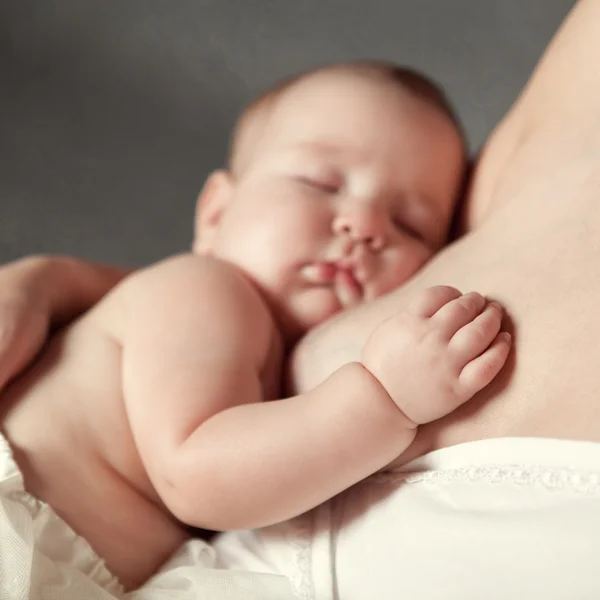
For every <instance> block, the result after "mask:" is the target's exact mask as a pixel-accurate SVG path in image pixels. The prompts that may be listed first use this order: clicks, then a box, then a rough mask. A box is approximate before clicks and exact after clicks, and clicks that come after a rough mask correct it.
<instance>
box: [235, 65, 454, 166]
mask: <svg viewBox="0 0 600 600" xmlns="http://www.w3.org/2000/svg"><path fill="white" fill-rule="evenodd" d="M416 106H417V107H421V108H422V107H423V106H428V107H429V110H428V111H422V110H421V111H420V113H421V114H420V119H419V122H421V123H423V122H424V120H427V118H429V117H430V118H432V119H435V118H436V115H437V118H438V119H439V117H440V115H442V116H443V118H444V120H446V121H448V122H450V121H451V120H450V118H449V117H448V116H447V115H445V114H444V111H443V110H442V109H441V108H440V107H438V106H435V105H434V104H433V103H431V102H428V100H427V99H426V98H422V97H420V96H419V94H418V93H415V90H414V85H413V87H412V88H411V86H410V85H406V84H405V82H404V81H403V80H402V78H401V77H398V76H395V75H394V74H390V72H389V71H386V70H383V69H378V68H375V69H373V68H363V67H355V66H347V65H341V66H333V67H329V68H325V69H320V70H317V71H315V72H311V73H308V74H305V75H302V76H301V77H298V78H295V79H292V80H290V81H288V82H284V84H282V85H280V86H278V87H275V88H274V89H273V90H271V91H269V92H267V93H266V94H264V95H263V96H262V97H260V98H259V99H258V100H257V101H255V102H254V103H252V104H251V105H250V107H249V108H248V109H247V110H246V111H245V112H244V114H243V115H242V117H241V119H240V120H239V122H238V125H237V127H236V131H235V132H234V138H233V144H232V156H231V158H232V160H233V159H235V158H236V155H237V158H239V159H240V162H242V161H243V160H245V158H244V155H246V156H247V155H248V153H250V152H258V151H259V149H260V145H261V143H264V142H267V143H268V141H269V139H271V138H272V136H273V135H280V134H282V132H283V131H284V130H286V128H287V127H289V126H290V124H292V125H293V124H298V123H306V124H307V126H310V125H313V126H316V127H319V125H320V124H321V123H325V124H335V123H338V124H341V125H344V124H345V125H344V126H346V127H357V126H360V125H361V124H362V125H363V126H365V128H366V129H368V125H369V123H368V120H369V119H370V120H371V122H373V123H375V124H376V126H377V125H381V123H382V122H384V123H387V122H390V126H392V123H391V121H392V119H396V120H397V119H401V120H405V119H406V118H407V117H408V118H412V116H413V115H414V109H415V107H416ZM423 115H427V116H428V117H426V118H425V119H424V117H423ZM396 122H397V121H396ZM299 126H300V127H301V126H302V125H299ZM413 126H414V123H413Z"/></svg>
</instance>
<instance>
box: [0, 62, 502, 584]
mask: <svg viewBox="0 0 600 600" xmlns="http://www.w3.org/2000/svg"><path fill="white" fill-rule="evenodd" d="M464 169H465V150H464V144H463V141H462V138H461V135H460V133H459V131H458V128H457V126H456V124H455V121H454V120H453V118H452V113H451V111H450V109H449V108H448V106H447V104H446V103H445V100H444V96H443V95H442V94H441V93H440V92H439V91H438V90H437V89H436V87H435V86H434V85H433V84H432V83H430V82H429V81H428V80H427V79H425V78H424V77H422V76H421V75H419V74H417V73H414V72H412V71H409V70H406V69H401V68H397V67H395V66H393V65H387V64H383V63H353V64H342V65H334V66H330V67H325V68H320V69H317V70H315V71H311V72H309V73H305V74H302V75H300V76H298V77H295V78H293V79H291V80H288V81H286V82H284V83H283V84H280V85H278V86H277V87H276V88H274V89H272V90H270V91H269V92H267V93H266V94H264V95H263V96H261V97H260V98H259V99H258V100H256V101H254V102H253V103H252V104H251V105H250V107H248V108H247V109H246V110H245V112H244V114H243V115H242V117H241V118H240V119H239V121H238V123H237V126H236V128H235V131H234V135H233V141H232V145H231V155H230V159H229V164H228V167H227V169H224V170H219V171H217V172H215V173H213V174H211V175H210V176H209V177H208V179H207V181H206V183H205V185H204V188H203V190H202V192H201V193H200V196H199V198H198V208H197V215H196V221H195V224H196V235H195V241H194V244H193V249H192V251H191V252H190V253H188V254H185V255H181V256H176V257H172V258H168V259H166V260H164V261H162V262H160V263H158V264H155V265H152V266H150V267H149V268H146V269H143V270H140V271H137V272H135V273H133V274H131V275H130V276H128V277H126V278H125V279H123V281H122V282H121V283H119V284H118V285H117V286H116V287H115V288H114V289H113V290H112V291H111V292H110V293H109V294H107V295H106V296H105V298H104V299H103V300H102V301H101V302H100V303H99V304H98V305H96V306H95V307H94V308H93V309H91V310H90V311H88V312H87V313H86V314H84V315H83V316H82V317H81V318H79V319H78V320H76V321H75V322H74V323H72V324H71V325H70V326H68V327H67V328H65V329H63V330H61V331H60V332H58V333H56V334H55V335H54V336H53V337H52V339H51V341H50V343H49V344H48V345H47V346H46V347H45V348H44V350H43V351H42V353H41V355H40V356H39V358H38V360H37V361H36V363H35V364H34V365H33V367H32V368H31V369H29V370H28V371H27V372H26V373H25V375H23V376H21V377H20V378H18V379H16V380H15V381H13V382H12V383H11V384H10V386H9V387H8V389H7V392H6V395H5V398H4V401H3V405H2V410H3V412H2V415H1V416H2V433H3V436H4V437H3V438H2V439H1V447H0V460H1V461H2V463H1V465H0V472H2V473H4V474H7V473H8V474H10V476H11V479H10V481H11V482H12V483H11V484H10V485H7V484H6V483H5V482H4V483H3V484H2V487H0V492H1V493H2V495H3V496H6V494H9V493H10V494H11V496H10V497H11V499H12V500H11V501H18V502H19V503H21V504H22V506H23V507H24V510H25V511H27V512H28V514H29V515H30V516H31V519H33V520H34V521H35V522H36V523H37V525H36V526H35V527H34V532H35V536H36V537H35V543H36V544H37V546H38V547H39V548H42V547H43V548H44V550H43V552H44V556H45V558H44V560H46V561H55V562H56V564H58V563H59V562H60V563H61V565H62V566H61V569H66V568H71V569H72V570H73V571H74V572H77V573H78V575H77V577H80V578H81V579H82V580H84V579H85V578H89V579H93V580H94V581H95V582H96V584H97V585H99V586H100V587H102V588H104V589H105V590H108V591H110V592H111V593H113V594H120V593H122V592H123V590H125V589H132V588H135V587H137V586H139V585H140V584H142V583H143V582H144V581H145V580H146V579H147V578H148V577H150V576H151V575H152V574H153V573H154V572H156V571H157V569H159V568H160V567H161V565H162V564H163V563H164V562H165V561H166V560H167V559H168V558H169V557H170V556H171V555H172V554H173V552H174V551H175V550H176V549H177V548H179V547H180V546H181V544H182V543H183V542H184V541H185V540H186V538H187V536H188V533H187V529H186V528H185V527H184V526H183V525H182V524H186V525H191V526H194V527H202V528H208V529H216V530H231V529H246V528H256V527H262V526H266V525H269V524H272V523H276V522H280V521H283V520H286V519H290V518H292V517H294V516H297V515H299V514H301V513H304V512H306V511H308V510H309V509H311V508H313V507H315V506H317V505H319V504H321V503H322V502H324V501H326V500H328V499H329V498H331V497H333V496H334V495H336V494H338V493H339V492H341V491H343V490H345V489H347V488H349V487H350V486H352V485H353V484H355V483H357V482H358V481H360V480H362V479H364V478H365V477H368V476H369V475H371V474H373V473H375V472H377V471H379V470H382V469H385V467H386V466H387V465H389V464H390V463H391V462H392V461H394V460H395V459H396V458H397V457H399V456H400V455H401V454H402V453H403V452H404V451H405V450H406V449H407V448H408V447H409V446H410V444H411V443H412V441H413V439H414V437H415V434H416V431H417V428H418V426H419V425H421V424H423V423H427V422H430V421H433V420H436V419H439V418H440V417H442V416H444V415H446V414H448V413H449V412H451V411H453V410H454V409H456V408H457V407H458V406H460V405H462V404H463V403H464V402H466V401H467V400H469V399H470V398H471V397H472V396H473V395H474V394H475V393H476V392H478V391H479V390H481V389H482V388H483V387H484V386H486V385H487V384H488V383H489V382H490V381H491V380H492V379H493V378H494V377H495V376H496V374H497V373H498V372H499V371H500V369H501V367H502V366H503V364H504V361H505V360H506V357H507V354H508V351H509V346H510V337H509V335H508V334H507V333H503V332H501V331H500V330H501V321H502V310H501V308H500V307H499V305H498V304H496V303H494V302H489V301H487V300H486V299H485V298H483V297H482V296H481V295H479V294H477V293H469V294H464V295H463V294H461V293H460V292H458V291H457V290H455V289H453V288H449V287H442V286H440V287H435V288H430V289H428V290H426V291H424V292H422V293H421V294H419V295H418V296H417V297H416V298H415V300H414V301H413V303H412V304H411V306H410V307H409V308H407V309H406V310H404V311H402V312H401V313H398V314H397V315H395V316H394V317H392V318H391V319H389V320H388V321H386V322H384V323H382V324H381V325H380V326H379V327H378V328H377V329H376V330H375V331H374V333H373V334H372V336H371V338H370V339H369V341H368V342H367V344H366V345H365V347H364V349H363V353H362V358H361V360H360V361H359V362H355V363H350V364H346V365H345V366H343V367H342V368H340V369H339V370H338V371H336V372H335V373H334V374H333V375H332V376H331V377H329V378H328V379H327V380H326V381H324V382H323V383H322V384H320V385H319V386H318V387H317V388H315V389H313V390H311V391H310V392H309V393H305V394H302V395H298V396H293V397H282V396H283V393H282V391H281V390H282V383H281V373H282V367H283V361H284V358H285V356H286V352H287V350H289V349H290V348H291V347H292V346H293V345H294V343H295V342H296V341H297V340H298V339H299V338H300V337H301V336H302V335H303V334H304V333H306V332H307V331H308V330H309V329H310V328H312V327H314V326H316V325H318V324H320V323H322V322H323V321H324V320H325V319H328V318H329V317H331V316H332V315H335V314H337V313H338V312H340V311H343V310H345V309H348V308H350V307H353V306H356V305H357V304H359V303H362V302H365V301H368V300H371V299H373V298H375V297H377V296H380V295H382V294H384V293H386V292H388V291H390V290H392V289H394V288H396V287H397V286H399V285H401V284H403V283H404V282H406V281H407V280H408V279H409V278H410V277H411V276H412V275H413V274H415V273H416V272H417V271H418V269H419V268H420V267H421V266H422V265H423V264H424V263H425V262H426V261H427V260H428V259H429V258H430V257H431V256H432V255H434V253H435V252H436V251H437V250H438V249H440V248H441V247H442V245H443V244H444V243H445V241H446V238H447V235H448V230H449V225H450V223H451V219H452V216H453V211H454V207H455V202H456V200H457V198H458V195H459V190H460V185H461V182H462V180H463V176H464ZM50 424H51V427H50V426H49V425H50ZM25 490H26V491H25ZM6 497H7V496H6ZM15 499H17V500H15ZM40 515H42V516H43V518H44V519H46V521H45V522H48V523H50V522H51V523H52V526H51V528H50V529H48V527H45V526H44V525H43V524H40V523H39V522H38V521H36V520H39V519H40V518H42V517H41V516H40ZM49 515H50V516H49ZM73 531H74V532H75V533H76V535H74V534H73ZM44 536H46V538H44ZM47 536H51V539H52V544H50V545H49V544H48V539H50V538H48V537H47ZM2 544H3V545H4V544H5V541H4V540H2ZM49 548H50V549H49ZM69 548H70V550H68V549H69ZM53 553H54V554H53ZM65 556H68V557H70V558H68V559H67V560H65V558H64V557H65ZM82 556H83V557H84V558H82ZM61 561H62V562H61ZM65 564H66V566H65ZM48 572H52V570H51V569H50V570H49V571H48ZM36 585H42V583H40V582H38V583H37V584H36Z"/></svg>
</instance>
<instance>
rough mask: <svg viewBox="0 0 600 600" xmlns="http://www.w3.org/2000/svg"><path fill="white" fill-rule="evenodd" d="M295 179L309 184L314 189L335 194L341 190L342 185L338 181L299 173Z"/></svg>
mask: <svg viewBox="0 0 600 600" xmlns="http://www.w3.org/2000/svg"><path fill="white" fill-rule="evenodd" d="M295 179H296V181H298V182H299V183H302V184H303V185H307V186H309V187H311V188H313V189H316V190H319V191H321V192H325V193H327V194H335V193H337V192H339V191H340V187H341V186H340V184H339V183H337V182H329V181H325V180H321V179H318V178H313V177H305V176H304V175H299V176H297V177H296V178H295Z"/></svg>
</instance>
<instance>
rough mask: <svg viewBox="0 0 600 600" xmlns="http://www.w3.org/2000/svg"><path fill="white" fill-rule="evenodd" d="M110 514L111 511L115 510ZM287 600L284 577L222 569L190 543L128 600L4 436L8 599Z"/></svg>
mask: <svg viewBox="0 0 600 600" xmlns="http://www.w3.org/2000/svg"><path fill="white" fill-rule="evenodd" d="M107 510H110V507H107ZM124 598H127V599H128V600H287V599H290V600H291V598H292V594H291V592H290V586H289V583H288V581H287V580H286V579H285V578H284V577H282V576H280V575H274V574H265V573H260V572H258V573H249V572H243V571H225V570H222V569H217V568H215V554H214V551H213V550H212V549H211V548H210V546H209V545H208V544H206V543H205V542H203V541H202V540H190V541H189V542H187V543H186V544H184V545H183V546H182V548H181V549H180V550H179V551H178V552H176V553H175V555H174V556H173V557H172V558H171V560H170V561H168V562H167V564H165V565H164V567H163V568H162V569H161V570H160V572H159V573H158V574H157V575H155V576H154V577H153V578H152V579H151V580H150V581H149V582H148V583H147V584H146V585H144V586H143V587H142V588H141V589H140V590H137V591H135V592H132V593H130V594H128V595H124V593H123V588H122V586H121V585H120V584H119V582H118V581H117V579H116V578H115V577H114V576H113V575H112V574H111V573H109V571H108V570H107V568H106V567H105V565H104V561H103V560H102V559H100V558H99V557H98V556H97V554H96V553H95V552H94V551H93V550H92V548H91V547H90V545H89V544H88V543H87V542H86V541H85V540H84V539H83V538H82V537H80V536H78V535H77V534H76V533H75V532H74V531H73V530H72V529H71V528H70V527H69V526H68V525H67V524H66V523H65V522H64V521H63V520H62V519H61V518H60V517H58V516H57V515H56V513H55V512H54V511H53V510H52V509H51V508H50V506H48V505H47V504H45V503H44V502H40V501H39V500H38V499H37V498H34V497H33V496H32V495H31V494H29V493H27V492H26V491H25V489H24V487H23V477H22V475H21V472H20V471H19V468H18V467H17V465H16V464H15V462H14V459H13V457H12V454H11V451H10V448H9V446H8V443H7V442H6V439H5V438H4V437H2V436H1V435H0V600H114V599H124Z"/></svg>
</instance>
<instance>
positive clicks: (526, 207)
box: [0, 0, 600, 560]
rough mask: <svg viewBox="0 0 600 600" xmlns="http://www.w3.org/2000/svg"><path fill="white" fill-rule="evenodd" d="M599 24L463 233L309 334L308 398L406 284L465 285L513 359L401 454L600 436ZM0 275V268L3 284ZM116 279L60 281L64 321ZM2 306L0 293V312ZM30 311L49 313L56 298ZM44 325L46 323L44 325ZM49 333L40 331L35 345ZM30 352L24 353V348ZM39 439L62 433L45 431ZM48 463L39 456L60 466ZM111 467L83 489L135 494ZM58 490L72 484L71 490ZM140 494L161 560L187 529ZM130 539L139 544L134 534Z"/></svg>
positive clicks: (491, 150)
mask: <svg viewBox="0 0 600 600" xmlns="http://www.w3.org/2000/svg"><path fill="white" fill-rule="evenodd" d="M599 24H600V3H598V2H596V1H595V0H582V1H581V2H579V3H578V5H577V6H576V8H575V9H574V11H573V12H572V14H571V15H570V17H569V18H568V20H567V22H566V23H565V25H564V26H563V28H562V29H561V31H560V33H559V35H558V36H557V37H556V39H555V41H554V42H553V43H552V45H551V47H550V48H549V50H548V52H547V54H546V55H545V58H544V59H543V60H542V62H541V63H540V65H539V67H538V68H537V69H536V73H535V75H534V77H533V78H532V80H531V83H530V84H529V85H528V87H527V88H526V90H525V91H524V93H523V94H522V96H521V98H520V99H519V101H518V102H517V103H516V105H515V107H514V109H513V110H512V111H511V113H510V114H509V115H508V116H507V117H506V118H505V119H504V121H503V122H502V124H501V125H500V126H499V127H498V129H497V130H496V132H495V133H494V134H493V136H492V138H491V140H490V142H489V144H488V145H487V148H486V149H485V152H484V154H483V156H482V158H481V160H480V163H479V167H478V169H477V172H476V175H475V180H474V183H473V186H472V189H471V193H470V195H469V199H468V202H467V204H466V208H465V222H466V225H467V230H468V233H467V234H466V235H465V236H464V237H462V238H461V239H460V240H458V241H457V242H456V243H454V244H453V245H452V246H450V247H449V248H447V249H446V250H445V251H444V252H442V253H441V254H439V255H438V256H437V257H436V258H435V260H433V261H432V262H431V263H430V264H429V265H428V266H427V267H426V268H425V269H424V270H423V271H422V272H421V273H420V274H419V275H418V276H417V277H415V279H414V280H413V281H412V282H411V283H410V284H409V285H407V286H406V287H404V288H403V289H401V290H398V291H397V292H395V293H393V294H390V295H389V296H388V297H386V298H382V299H380V300H379V301H377V302H376V303H373V304H371V305H368V306H364V307H362V308H360V309H358V310H356V311H355V312H353V313H348V314H347V315H342V316H341V317H339V318H337V319H336V320H334V321H332V322H330V323H329V324H327V325H326V326H324V327H322V328H321V329H319V330H316V331H315V332H314V333H313V334H311V335H310V336H309V337H308V338H306V340H305V341H304V342H303V343H302V344H301V345H300V346H299V348H298V350H297V352H296V354H295V356H294V372H295V381H296V384H297V387H298V388H300V390H304V389H307V388H309V387H312V386H313V385H314V384H316V383H317V382H318V381H320V380H322V379H324V378H325V377H326V376H327V375H328V374H329V373H330V372H331V371H333V370H334V369H335V368H337V367H338V366H339V365H341V364H342V363H344V362H346V361H348V360H354V359H356V358H357V356H358V352H359V349H360V348H361V347H362V345H363V343H364V341H365V340H366V338H367V337H368V335H369V334H370V332H371V331H372V330H373V329H374V327H375V325H377V324H378V323H379V322H380V321H381V320H382V319H383V318H385V317H386V316H388V315H390V314H392V312H395V311H396V310H397V309H398V308H399V307H401V306H402V305H403V304H404V303H405V302H406V301H408V300H409V299H410V298H411V296H412V292H413V291H414V290H415V289H421V288H423V287H425V286H428V285H431V284H439V283H447V284H450V285H454V286H456V287H459V288H460V289H462V290H465V291H467V290H469V289H477V290H478V291H481V292H484V293H487V294H488V295H489V296H491V297H494V298H496V299H498V300H499V301H500V302H502V303H503V304H504V306H506V307H507V309H508V311H509V313H510V316H511V318H512V321H513V325H514V330H515V352H514V357H513V360H512V362H511V364H510V365H509V366H508V368H506V370H505V373H504V376H503V377H501V378H500V379H499V380H498V381H497V382H496V383H495V384H493V385H492V386H491V387H490V388H489V389H488V390H487V391H486V392H485V393H484V394H482V395H480V397H479V398H478V399H475V400H474V401H472V402H471V403H470V404H469V405H468V406H466V407H465V409H463V410H460V411H458V412H456V413H453V415H452V416H451V417H449V418H446V419H444V420H442V421H440V422H439V423H437V424H435V425H432V426H428V427H423V428H422V431H421V432H420V434H419V437H418V442H417V444H415V445H414V448H411V456H402V457H401V460H402V461H404V460H407V459H409V458H412V456H414V455H415V454H422V453H424V452H427V451H428V450H431V449H434V448H438V447H442V446H448V445H452V444H455V443H458V442H463V441H468V440H474V439H479V438H485V437H494V436H507V435H521V436H523V435H526V436H548V437H564V438H575V439H588V440H595V441H600V427H598V425H597V423H598V422H600V420H599V419H598V417H600V403H598V401H597V398H598V394H599V392H600V378H598V376H597V364H598V363H599V362H600V346H599V345H598V343H597V340H598V339H599V338H600V318H599V315H598V309H597V306H598V305H599V304H600V252H599V251H600V214H599V210H600V209H599V208H598V202H597V195H598V192H597V190H598V189H600V109H599V108H598V105H597V98H598V96H599V95H600V73H598V71H597V69H596V68H595V65H597V64H598V61H599V60H600V41H599V40H600V36H599V35H598V34H599V33H600V31H599V30H598V29H599V27H600V25H599ZM44 265H45V267H44V268H42V269H41V271H38V272H37V275H36V276H35V277H33V278H32V279H31V280H29V281H37V284H36V285H42V284H43V282H44V281H46V285H47V286H48V287H49V288H51V289H54V287H55V285H56V283H55V282H56V276H54V279H53V277H52V276H49V277H48V278H46V279H44V277H45V276H44V275H43V273H44V272H46V273H51V269H52V268H54V269H56V268H57V264H56V263H53V262H52V261H49V262H45V263H44ZM52 265H53V266H52ZM40 268H41V267H40ZM78 268H80V269H81V271H80V273H81V277H83V274H84V272H85V271H86V269H89V273H91V274H93V273H97V270H96V269H95V268H94V267H93V266H90V267H86V266H85V264H79V266H78ZM44 269H50V271H45V270H44ZM6 273H10V271H4V275H5V276H6ZM23 276H24V275H23ZM1 277H2V273H0V287H1V286H2V281H1ZM99 281H103V282H104V284H99V283H98V282H99ZM48 282H50V283H48ZM113 283H114V277H113V279H111V278H110V277H108V276H107V277H106V279H104V278H103V277H102V276H98V278H97V279H96V283H95V286H92V285H90V284H89V282H88V283H86V279H85V278H84V279H82V280H81V282H79V281H78V278H67V279H66V280H65V281H64V284H65V287H64V288H63V295H62V297H61V302H62V309H63V317H64V314H65V312H64V311H65V310H66V312H69V309H70V311H71V312H76V311H77V309H78V308H81V307H82V304H84V303H82V298H87V299H88V300H91V298H93V297H94V294H97V295H98V296H100V295H101V294H102V293H104V292H105V291H106V289H108V288H110V287H111V285H112V284H113ZM69 288H71V289H69ZM39 289H41V288H39ZM75 292H78V293H77V295H75ZM5 293H6V292H4V294H5ZM71 294H72V295H73V298H74V300H73V305H72V306H71V307H69V301H68V299H69V298H70V296H71ZM51 296H52V294H51ZM75 298H76V301H75ZM2 302H4V301H3V300H2V298H1V295H0V311H1V310H2V308H1V307H2ZM38 310H41V311H44V310H46V311H50V312H51V311H52V303H48V304H44V305H43V307H40V308H38ZM0 314H1V313H0ZM21 314H24V313H21ZM41 321H42V322H45V323H46V325H47V322H48V321H47V320H45V318H44V319H41ZM45 331H46V329H43V332H42V333H41V334H40V333H39V332H38V333H37V335H38V338H40V339H41V338H42V337H43V335H44V334H45ZM9 346H10V344H9ZM34 347H35V344H33V343H31V344H30V345H29V349H30V350H32V349H34ZM31 353H32V351H31V352H30V354H31ZM25 354H26V353H25V352H23V353H22V355H21V356H22V358H21V362H23V361H24V360H25V359H24V358H23V357H24V356H25ZM4 356H6V355H4ZM1 363H2V355H0V364H1ZM15 370H16V369H15ZM6 373H8V371H6ZM9 374H10V373H9ZM65 401H68V398H66V399H65ZM36 414H37V413H36ZM43 418H45V417H43ZM108 425H109V426H110V423H109V424H108ZM114 434H115V436H119V435H120V432H119V431H114ZM47 435H48V436H51V435H60V432H57V431H56V430H54V429H52V430H50V431H47ZM29 439H37V438H36V437H35V436H33V435H30V436H29ZM119 439H123V436H121V437H120V438H119ZM40 443H42V442H40ZM42 445H43V444H42ZM61 445H62V446H64V444H61ZM40 456H46V454H40ZM48 456H49V455H48ZM53 458H54V457H52V456H49V458H48V460H49V461H50V462H54V463H56V462H57V461H53V460H52V459H53ZM60 458H61V461H63V462H61V469H60V471H57V472H56V473H54V474H53V476H55V479H54V480H53V481H55V482H58V483H57V485H60V481H61V477H67V476H68V472H69V469H65V466H64V461H65V460H66V461H68V460H69V459H70V460H71V464H70V465H69V466H70V467H73V469H74V470H76V466H77V465H76V464H75V463H76V457H75V459H73V457H70V456H62V457H60ZM102 469H104V471H103V470H102ZM65 473H67V475H65ZM116 473H118V469H117V468H114V466H113V469H112V471H111V470H110V469H109V472H108V475H107V472H106V465H104V464H103V465H101V466H98V468H97V472H95V473H93V472H87V473H86V477H87V478H88V479H89V481H90V483H91V484H92V483H95V482H98V481H101V480H103V481H109V482H112V483H113V484H114V485H115V486H120V488H119V493H128V494H133V495H136V494H138V492H137V491H136V486H135V484H134V483H132V482H129V483H128V482H124V481H123V480H122V479H119V478H118V476H117V475H116ZM79 475H80V476H83V474H82V473H79ZM102 478H103V479H102ZM63 487H64V489H67V490H68V489H69V485H68V484H67V483H65V485H64V486H63ZM33 491H34V492H35V491H36V490H33ZM137 500H138V503H139V506H140V507H141V508H140V511H139V517H140V519H141V520H140V521H139V522H138V523H137V527H136V523H135V522H133V521H132V517H131V513H129V514H127V515H123V521H122V524H123V525H122V527H125V526H128V527H132V528H133V529H136V531H132V535H134V534H135V535H138V536H140V535H142V534H144V532H148V531H154V532H155V531H157V530H158V528H159V527H162V528H163V529H162V534H161V536H159V537H160V538H161V539H162V540H167V539H168V538H169V537H170V538H171V541H169V542H167V543H166V544H165V545H164V547H163V550H164V552H167V550H168V549H169V548H171V549H172V548H174V547H175V543H176V542H177V541H178V540H180V539H181V535H182V534H181V532H180V530H179V529H178V528H177V526H176V524H175V523H171V522H167V521H164V519H163V520H161V519H162V518H163V513H162V511H161V510H159V509H158V508H157V507H156V508H155V507H153V505H152V502H148V500H147V499H144V497H143V496H142V495H141V494H138V496H137ZM60 501H61V499H58V500H57V501H56V502H54V504H56V505H60ZM113 504H114V499H113ZM142 508H143V510H142ZM144 511H145V512H144ZM96 513H98V511H96ZM84 516H85V515H84ZM144 519H146V520H145V521H144ZM102 525H103V524H102V523H101V522H100V521H99V525H98V526H99V527H100V526H102ZM116 526H117V527H120V526H121V525H120V524H119V523H116ZM163 534H164V535H163ZM84 535H85V534H84ZM114 537H115V538H116V537H117V536H114ZM134 537H135V536H134ZM142 537H143V535H142ZM153 539H157V536H153ZM138 540H139V541H140V543H141V541H142V540H141V537H138ZM123 560H127V557H126V556H124V557H123Z"/></svg>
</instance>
